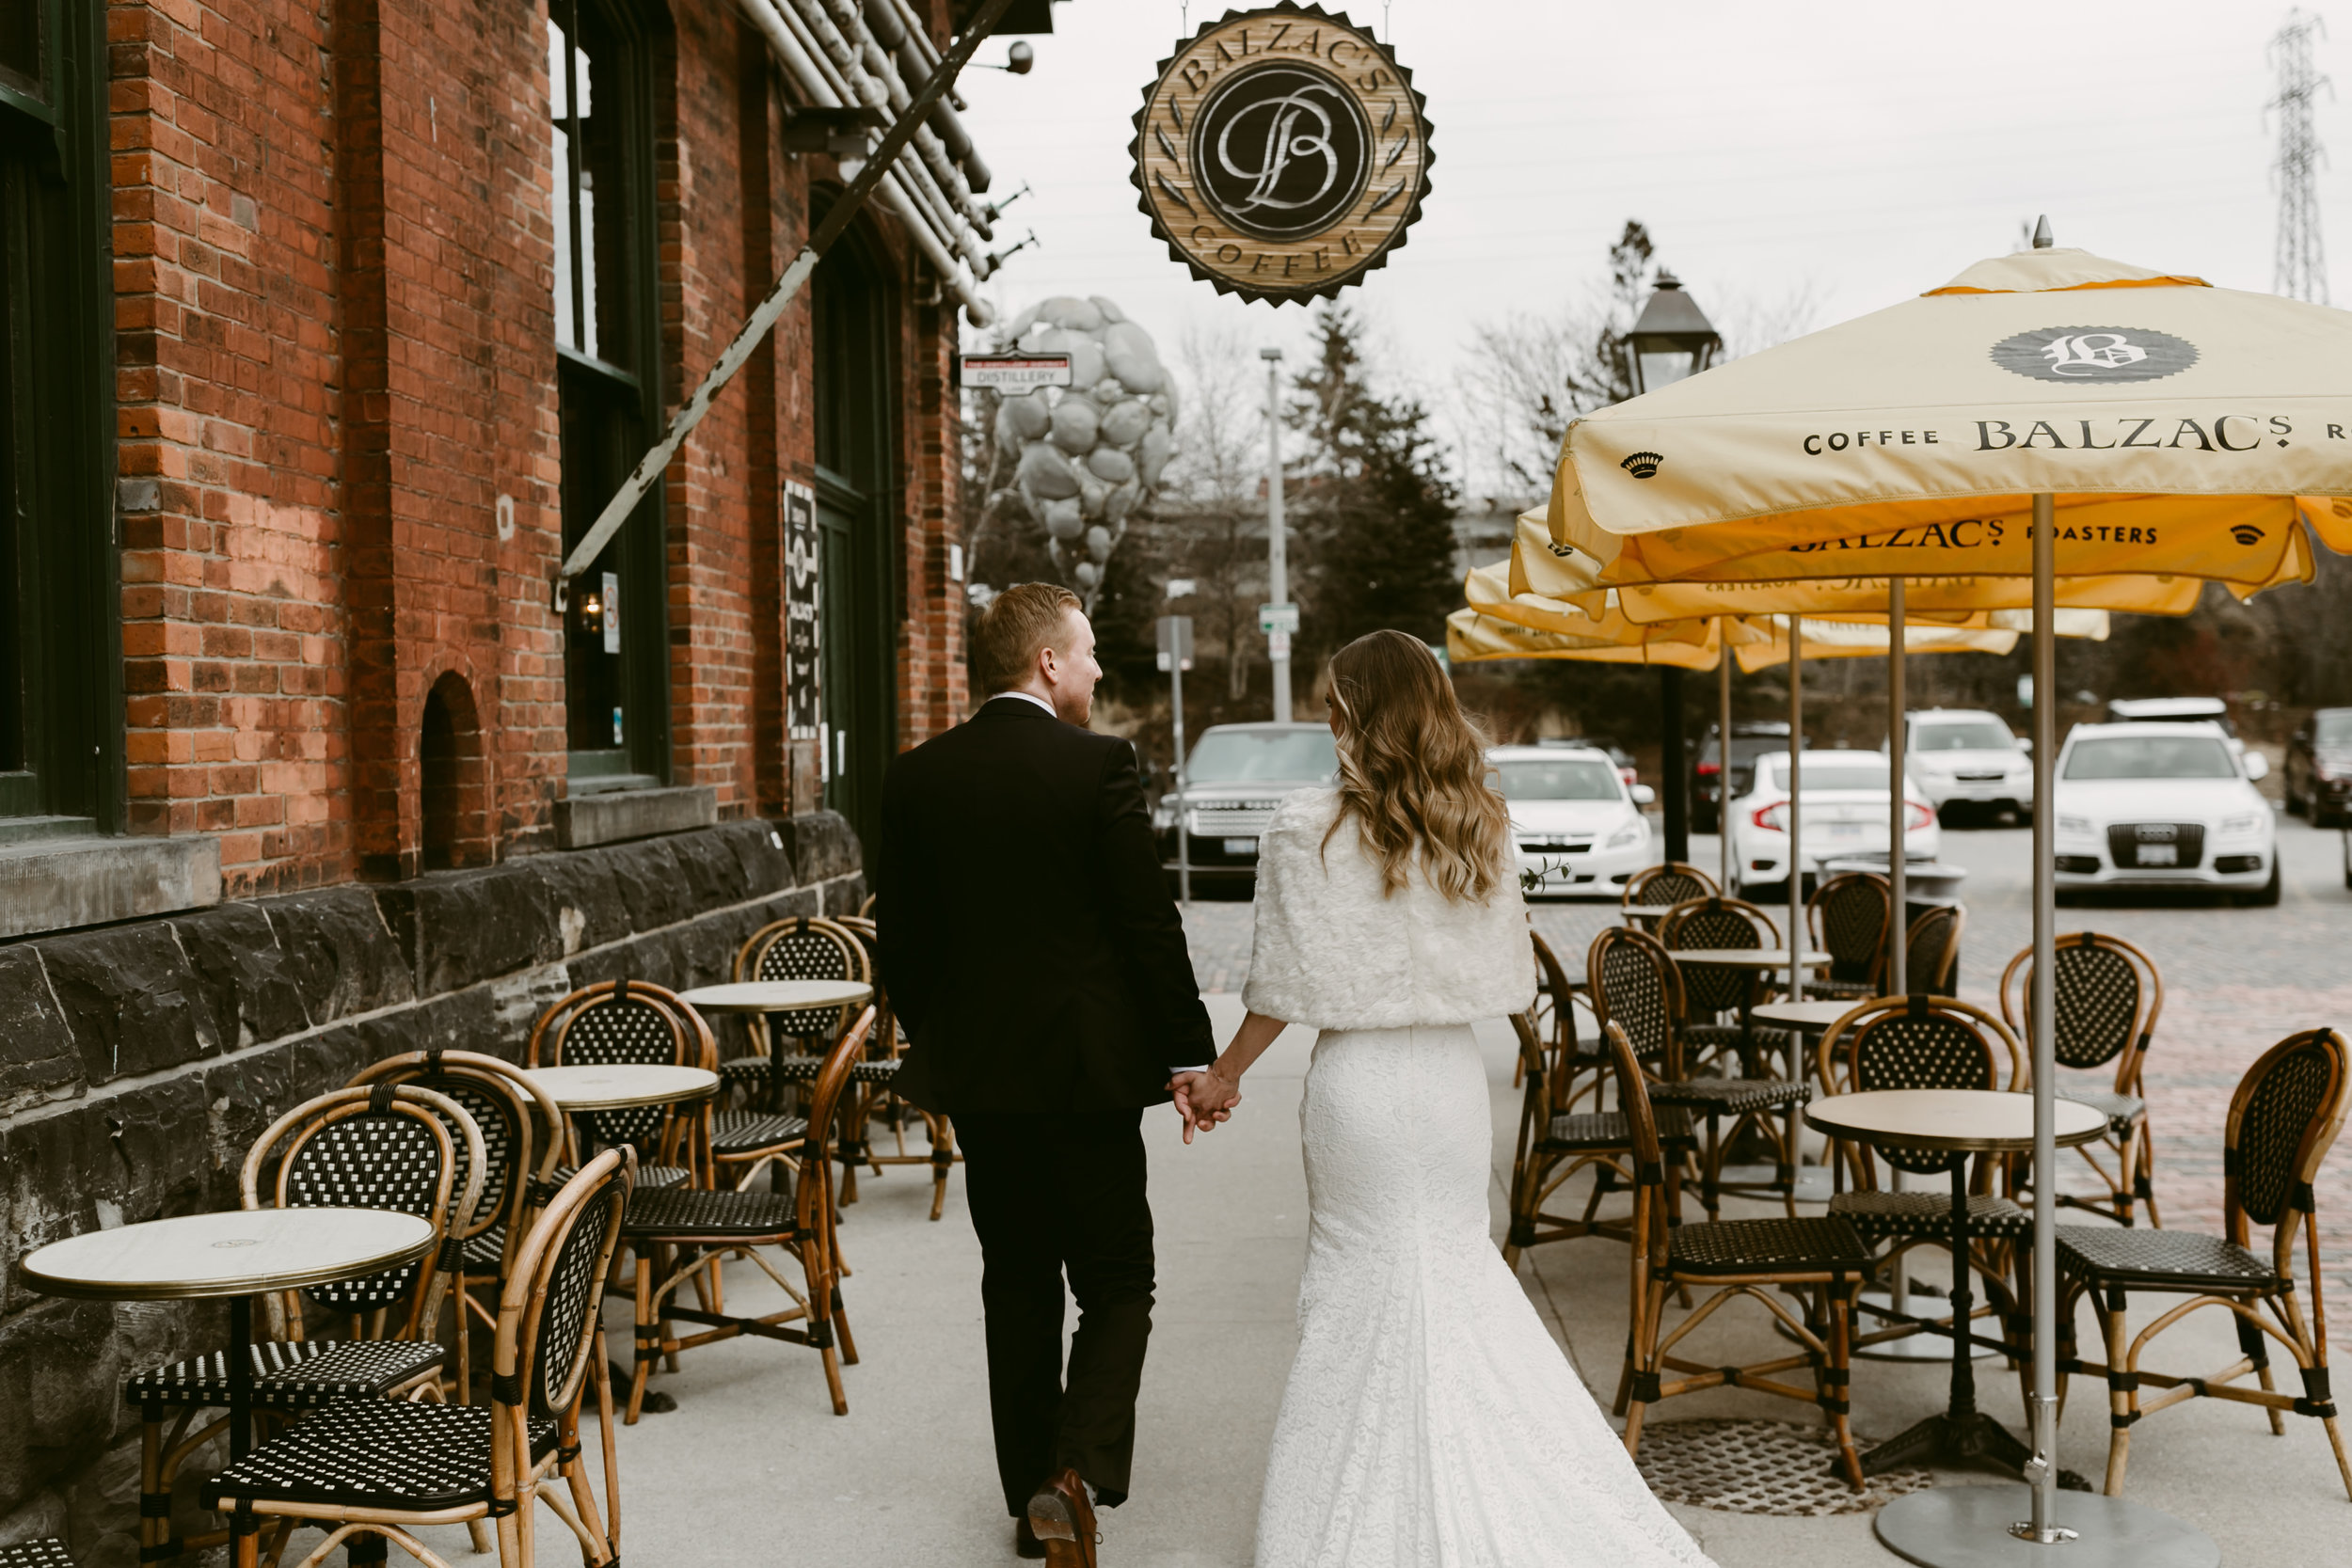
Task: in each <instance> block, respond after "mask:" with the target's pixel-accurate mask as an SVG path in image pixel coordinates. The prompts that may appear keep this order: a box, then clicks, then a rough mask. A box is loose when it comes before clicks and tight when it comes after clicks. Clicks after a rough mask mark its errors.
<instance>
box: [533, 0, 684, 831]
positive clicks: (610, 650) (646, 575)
mask: <svg viewBox="0 0 2352 1568" xmlns="http://www.w3.org/2000/svg"><path fill="white" fill-rule="evenodd" d="M652 43H653V40H652V39H651V37H650V32H649V27H648V24H647V22H646V20H645V17H644V14H643V13H642V12H641V11H639V10H638V9H637V8H635V7H634V6H632V5H629V4H628V3H626V0H553V3H552V4H551V5H550V6H549V7H548V110H549V118H550V119H551V121H552V125H551V132H552V134H551V135H550V137H549V146H550V150H551V162H552V164H553V166H554V167H553V171H552V172H553V174H554V191H555V199H554V212H553V214H552V216H553V219H554V228H555V250H556V254H555V336H556V343H555V358H556V388H557V402H558V407H559V415H558V418H559V431H560V434H559V437H558V438H559V441H560V444H561V449H562V464H563V520H564V549H565V550H566V551H567V552H568V551H569V550H570V549H571V548H572V546H574V545H576V544H577V543H578V542H579V541H580V539H581V538H582V537H584V536H585V535H586V533H587V531H588V530H589V528H590V527H591V526H592V525H593V524H594V523H595V521H596V515H597V514H598V513H599V512H601V511H602V510H603V508H604V503H605V502H606V501H607V500H609V499H611V498H612V493H613V492H614V491H615V490H617V489H619V488H620V486H621V482H622V481H623V480H624V479H625V478H627V477H628V470H629V467H631V466H632V465H633V464H634V463H635V462H636V460H637V458H638V456H639V455H640V454H641V453H642V452H644V450H645V448H646V447H647V446H648V445H649V444H650V443H651V441H652V439H653V436H654V434H655V430H656V423H657V420H659V417H660V411H661V408H662V398H661V385H660V381H661V378H660V366H661V340H660V297H659V293H658V292H657V291H658V277H657V273H656V268H657V265H658V252H657V250H656V240H655V207H654V172H655V170H654V119H653V61H654V49H653V46H652ZM662 529H663V519H662V499H661V491H660V487H659V486H657V487H656V488H655V489H654V491H653V493H652V494H650V495H648V496H647V497H646V498H645V499H644V501H643V502H641V503H640V504H639V506H638V508H637V510H636V511H635V512H634V513H632V514H631V515H629V519H628V522H627V523H625V524H624V525H623V526H622V527H621V529H620V530H619V531H618V532H617V533H616V534H615V535H614V536H613V538H612V542H611V543H610V544H608V545H606V546H605V547H604V550H603V552H602V553H601V554H599V555H598V556H597V557H596V560H595V561H594V562H590V563H589V566H588V569H587V570H586V571H585V572H584V573H582V574H581V576H580V578H578V579H577V580H576V581H575V583H574V585H573V588H572V591H571V594H570V595H569V606H568V608H567V609H566V610H565V612H564V711H565V743H566V747H567V749H568V752H569V772H570V775H571V777H572V779H573V781H574V787H575V788H576V789H577V788H580V787H582V786H585V787H589V788H595V787H598V786H601V787H605V788H613V787H624V786H628V785H631V784H635V785H648V784H661V783H666V782H667V781H668V779H669V776H670V690H669V659H668V642H669V628H668V620H669V616H668V598H669V594H668V593H667V583H666V575H667V551H666V550H665V549H664V547H663V539H662ZM615 601H617V604H616V602H615ZM616 623H617V624H616Z"/></svg>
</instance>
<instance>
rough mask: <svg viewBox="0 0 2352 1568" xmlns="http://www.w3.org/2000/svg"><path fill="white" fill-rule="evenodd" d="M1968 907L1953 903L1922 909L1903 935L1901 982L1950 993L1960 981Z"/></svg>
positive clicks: (1931, 992)
mask: <svg viewBox="0 0 2352 1568" xmlns="http://www.w3.org/2000/svg"><path fill="white" fill-rule="evenodd" d="M1967 927H1968V911H1966V910H1963V909H1962V908H1960V907H1959V906H1958V905H1956V904H1942V905H1938V906H1937V907H1936V908H1934V909H1931V910H1921V911H1919V913H1918V914H1917V915H1916V916H1915V917H1914V919H1913V920H1912V922H1911V929H1910V931H1909V932H1907V933H1906V934H1905V935H1904V938H1903V941H1904V942H1905V943H1906V945H1905V946H1904V948H1903V983H1904V984H1905V985H1906V986H1908V987H1909V988H1910V989H1911V990H1916V991H1925V992H1927V993H1928V994H1929V995H1931V996H1950V995H1951V994H1952V993H1953V992H1954V991H1955V990H1958V989H1959V985H1960V934H1961V932H1962V931H1963V930H1965V929H1967Z"/></svg>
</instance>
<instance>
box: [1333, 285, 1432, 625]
mask: <svg viewBox="0 0 2352 1568" xmlns="http://www.w3.org/2000/svg"><path fill="white" fill-rule="evenodd" d="M1361 335H1362V325H1361V323H1360V322H1359V319H1358V318H1357V316H1356V315H1355V313H1354V312H1353V311H1351V310H1349V309H1347V308H1346V307H1345V306H1342V305H1326V306H1324V307H1323V308H1322V309H1321V310H1320V311H1319V312H1318V313H1317V315H1316V317H1315V356H1314V359H1313V361H1312V363H1311V365H1310V366H1309V368H1308V369H1307V370H1306V371H1305V372H1302V373H1301V374H1300V375H1299V376H1298V378H1297V380H1296V381H1295V384H1294V385H1295V389H1296V392H1297V394H1298V396H1297V398H1296V400H1295V402H1294V404H1293V405H1292V409H1291V414H1290V422H1291V423H1292V425H1293V426H1294V427H1295V429H1297V430H1299V431H1300V432H1301V433H1302V434H1304V435H1305V436H1306V437H1307V450H1306V451H1305V452H1304V454H1303V457H1302V462H1301V465H1300V467H1303V469H1304V470H1305V471H1304V473H1303V475H1302V476H1301V479H1302V481H1303V483H1296V484H1295V489H1294V491H1293V493H1294V494H1295V495H1296V496H1297V500H1296V502H1295V506H1294V508H1293V512H1294V515H1295V519H1296V521H1295V525H1294V527H1295V538H1296V539H1297V541H1298V544H1299V545H1300V546H1301V550H1300V554H1301V557H1302V560H1301V562H1300V565H1301V570H1300V571H1299V572H1298V573H1296V574H1295V576H1296V578H1297V579H1298V581H1299V583H1300V585H1301V586H1303V587H1304V588H1305V589H1306V591H1307V592H1306V594H1305V598H1306V600H1307V601H1308V604H1309V609H1308V611H1307V612H1306V614H1305V615H1304V616H1303V618H1302V624H1301V626H1300V632H1301V639H1302V641H1303V642H1304V643H1305V644H1306V645H1305V646H1304V647H1302V649H1301V650H1300V652H1301V654H1302V656H1304V657H1307V658H1310V659H1312V658H1316V657H1321V656H1323V655H1327V654H1328V653H1330V652H1331V651H1333V650H1334V649H1337V648H1339V647H1341V646H1343V645H1344V644H1345V643H1347V642H1350V641H1354V640H1355V639H1356V638H1359V637H1361V636H1362V635H1363V634H1364V633H1366V632H1368V631H1376V630H1378V629H1380V628H1382V627H1384V626H1392V627H1394V628H1396V629H1397V630H1400V631H1406V632H1410V633H1411V634H1412V635H1414V636H1415V637H1418V638H1421V639H1422V641H1429V642H1436V641H1442V640H1443V638H1444V636H1445V617H1446V612H1447V611H1448V610H1452V609H1454V607H1455V606H1456V605H1458V604H1459V603H1460V602H1461V597H1462V591H1461V583H1460V582H1459V580H1458V576H1457V573H1456V571H1455V562H1454V484H1453V483H1452V482H1451V481H1450V480H1449V479H1448V478H1447V477H1446V473H1445V469H1444V467H1443V462H1442V454H1441V451H1440V449H1439V447H1438V439H1437V437H1436V436H1435V435H1434V434H1433V433H1432V432H1431V431H1430V429H1429V414H1428V410H1427V409H1425V408H1423V407H1422V404H1421V403H1420V402H1419V400H1417V399H1413V398H1406V397H1394V398H1389V397H1383V396H1381V395H1380V394H1379V393H1378V392H1377V391H1376V390H1375V388H1373V387H1372V386H1371V384H1370V382H1369V379H1368V377H1367V373H1366V370H1365V367H1364V363H1363V355H1362V351H1361V349H1360V347H1359V339H1360V337H1361Z"/></svg>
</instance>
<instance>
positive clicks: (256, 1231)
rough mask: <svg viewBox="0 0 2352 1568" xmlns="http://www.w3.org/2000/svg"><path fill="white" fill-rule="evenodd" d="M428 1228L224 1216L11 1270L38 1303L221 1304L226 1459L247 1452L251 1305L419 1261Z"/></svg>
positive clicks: (82, 1247) (370, 1215)
mask: <svg viewBox="0 0 2352 1568" xmlns="http://www.w3.org/2000/svg"><path fill="white" fill-rule="evenodd" d="M432 1244H433V1226H432V1224H431V1223H430V1222H429V1221H427V1220H424V1219H421V1218H420V1217H419V1216H417V1215H415V1214H400V1213H393V1212H388V1211H386V1210H382V1209H232V1210H230V1211H228V1212H224V1213H217V1214H188V1215H185V1216H183V1217H182V1218H179V1219H168V1220H148V1221H146V1222H145V1223H143V1224H139V1225H122V1226H117V1227H115V1228H113V1229H111V1230H91V1231H86V1232H84V1233H83V1234H82V1235H79V1236H69V1237H67V1238H66V1239H65V1240H64V1241H62V1242H52V1243H49V1244H48V1245H47V1246H45V1247H42V1248H41V1249H40V1251H38V1252H35V1253H33V1254H32V1255H31V1256H30V1257H27V1258H26V1259H24V1260H23V1261H22V1262H20V1263H19V1264H18V1265H17V1267H18V1268H19V1269H20V1270H22V1271H23V1273H24V1283H25V1284H26V1285H28V1286H30V1287H31V1288H32V1289H34V1290H36V1291H40V1292H41V1293H42V1294H44V1295H52V1296H78V1297H82V1298H84V1299H86V1300H98V1301H201V1300H212V1299H217V1298H219V1297H224V1296H225V1297H227V1298H228V1301H229V1357H228V1360H229V1365H228V1372H229V1453H230V1459H231V1460H232V1461H233V1460H238V1459H243V1458H244V1457H245V1456H246V1453H247V1452H249V1451H250V1450H251V1449H252V1447H253V1297H254V1294H255V1292H257V1291H290V1290H295V1289H298V1288H300V1287H302V1286H305V1285H326V1284H328V1283H331V1282H332V1281H335V1280H338V1279H358V1278H363V1277H365V1276H366V1275H372V1274H376V1273H380V1272H381V1271H383V1270H385V1269H389V1268H391V1267H393V1266H395V1265H397V1264H401V1263H407V1262H412V1261H414V1260H415V1259H419V1258H421V1257H422V1256H424V1253H425V1250H426V1249H427V1248H428V1247H430V1246H431V1245H432Z"/></svg>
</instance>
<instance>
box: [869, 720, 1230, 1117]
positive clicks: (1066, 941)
mask: <svg viewBox="0 0 2352 1568" xmlns="http://www.w3.org/2000/svg"><path fill="white" fill-rule="evenodd" d="M876 883H877V886H876V892H877V894H878V897H877V898H876V901H875V911H874V918H875V920H876V922H877V924H878V925H879V927H880V932H881V941H880V946H881V950H882V979H883V982H884V984H885V985H887V986H888V988H889V992H890V1001H891V1006H893V1007H894V1008H895V1009H896V1010H897V1012H898V1019H899V1021H900V1022H901V1023H902V1024H903V1025H904V1027H905V1029H906V1034H907V1039H908V1048H907V1054H906V1061H905V1063H904V1065H903V1066H902V1067H901V1068H900V1069H899V1071H898V1091H899V1092H900V1093H901V1094H904V1095H905V1096H906V1097H907V1098H908V1099H909V1100H912V1101H914V1102H915V1103H916V1104H917V1105H920V1106H922V1107H924V1108H925V1109H926V1110H930V1111H937V1112H943V1113H946V1114H947V1115H950V1116H953V1115H956V1114H958V1113H965V1112H969V1113H979V1112H994V1111H1100V1110H1112V1109H1117V1108H1121V1107H1126V1106H1136V1105H1149V1104H1155V1103H1158V1102H1159V1101H1164V1100H1166V1099H1167V1098H1168V1092H1167V1087H1166V1085H1167V1084H1168V1074H1169V1072H1170V1071H1171V1070H1173V1069H1177V1068H1182V1067H1197V1066H1200V1064H1202V1063H1205V1062H1207V1061H1209V1060H1210V1059H1211V1058H1212V1057H1214V1056H1215V1055H1216V1046H1215V1044H1214V1043H1213V1041H1212V1040H1211V1038H1210V1035H1209V1015H1208V1010H1207V1009H1206V1008H1204V1007H1203V1006H1201V1005H1200V988H1199V987H1198V986H1196V985H1195V984H1194V982H1193V977H1192V958H1191V956H1190V954H1189V953H1188V952H1187V950H1186V949H1185V946H1184V922H1183V920H1182V918H1181V917H1180V916H1179V915H1178V914H1177V912H1176V905H1175V901H1174V900H1173V899H1171V898H1170V897H1169V896H1168V883H1167V879H1166V876H1165V874H1164V873H1163V872H1162V871H1161V868H1160V857H1159V852H1158V849H1157V847H1156V846H1155V845H1154V844H1153V842H1152V824H1151V821H1150V818H1149V816H1147V814H1146V812H1145V808H1144V803H1143V786H1142V783H1141V781H1140V780H1139V779H1138V778H1137V777H1136V753H1135V748H1134V747H1133V746H1131V745H1129V744H1128V743H1127V742H1126V741H1124V740H1120V739H1117V738H1115V737H1113V736H1101V735H1096V734H1094V733H1092V732H1091V731H1089V730H1082V729H1079V728H1078V727H1077V726H1075V725H1073V724H1065V723H1063V722H1062V721H1060V720H1058V719H1057V718H1055V717H1054V716H1053V715H1051V714H1049V713H1047V712H1046V711H1045V710H1044V709H1043V708H1041V707H1040V706H1038V705H1036V704H1033V703H1029V702H1025V701H1023V700H1022V699H1020V698H1018V697H998V698H995V699H993V701H991V702H989V703H987V704H985V705H983V706H982V707H981V708H980V711H979V712H978V713H977V714H976V715H974V716H973V718H972V719H971V720H969V721H967V722H965V723H962V724H959V725H957V726H956V727H955V728H954V729H952V730H949V731H948V732H947V733H946V734H945V735H942V736H938V737H936V738H935V739H932V740H930V741H927V742H925V743H924V744H923V745H921V746H918V747H916V748H915V749H914V751H912V752H904V753H902V754H900V755H899V756H898V757H897V758H895V759H893V761H892V762H891V765H890V771H889V773H888V775H887V777H886V778H885V779H884V780H883V783H882V845H881V853H880V856H879V863H878V866H877V871H876Z"/></svg>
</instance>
